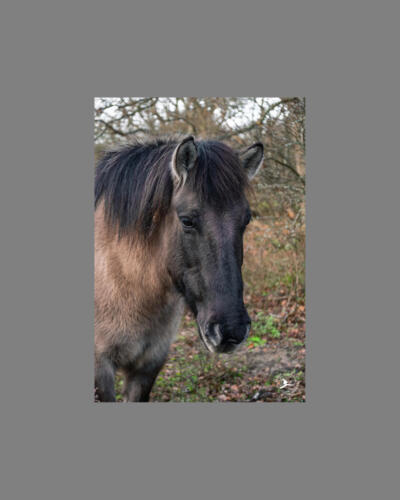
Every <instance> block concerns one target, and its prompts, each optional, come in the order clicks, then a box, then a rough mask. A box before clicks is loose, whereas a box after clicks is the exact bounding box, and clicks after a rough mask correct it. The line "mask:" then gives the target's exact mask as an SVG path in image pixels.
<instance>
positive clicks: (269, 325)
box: [247, 311, 281, 346]
mask: <svg viewBox="0 0 400 500" xmlns="http://www.w3.org/2000/svg"><path fill="white" fill-rule="evenodd" d="M276 325H277V320H276V318H274V317H273V316H271V315H266V314H265V313H263V312H262V311H261V312H259V313H257V315H256V319H255V321H253V326H252V331H253V334H252V335H251V336H250V337H249V338H248V339H247V343H248V344H254V345H255V346H262V345H265V344H266V343H267V337H268V336H269V337H271V338H273V339H278V338H280V336H281V333H280V331H279V330H278V328H277V327H276Z"/></svg>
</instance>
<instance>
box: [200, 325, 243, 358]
mask: <svg viewBox="0 0 400 500" xmlns="http://www.w3.org/2000/svg"><path fill="white" fill-rule="evenodd" d="M250 326H251V323H250V321H248V322H246V323H243V324H239V325H235V326H228V325H223V324H221V323H208V324H207V325H206V327H205V328H204V330H203V329H202V328H200V327H199V330H200V337H201V339H202V340H203V343H204V345H205V346H206V347H207V349H208V350H209V351H211V352H219V353H230V352H233V351H235V350H236V349H238V347H239V346H240V345H241V344H242V343H243V342H244V341H245V340H246V338H247V337H248V335H249V332H250Z"/></svg>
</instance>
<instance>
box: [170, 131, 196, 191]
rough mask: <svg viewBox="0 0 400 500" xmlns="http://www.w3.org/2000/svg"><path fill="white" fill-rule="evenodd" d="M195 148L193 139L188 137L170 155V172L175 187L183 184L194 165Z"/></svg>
mask: <svg viewBox="0 0 400 500" xmlns="http://www.w3.org/2000/svg"><path fill="white" fill-rule="evenodd" d="M196 159H197V147H196V144H195V143H194V137H193V136H191V135H189V136H188V137H185V139H183V141H181V142H180V143H179V144H178V145H177V147H176V148H175V151H174V153H173V155H172V160H171V172H172V177H173V180H174V183H175V186H180V185H183V184H185V181H186V177H187V174H188V172H189V170H191V169H192V168H193V167H194V166H195V163H196Z"/></svg>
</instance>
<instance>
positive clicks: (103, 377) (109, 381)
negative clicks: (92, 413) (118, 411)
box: [95, 356, 115, 403]
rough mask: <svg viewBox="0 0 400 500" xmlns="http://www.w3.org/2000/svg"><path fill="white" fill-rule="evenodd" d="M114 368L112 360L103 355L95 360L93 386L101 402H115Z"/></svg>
mask: <svg viewBox="0 0 400 500" xmlns="http://www.w3.org/2000/svg"><path fill="white" fill-rule="evenodd" d="M114 379H115V369H114V366H113V364H112V362H111V361H110V360H109V359H108V358H105V357H104V356H103V357H101V358H100V359H96V362H95V388H96V393H97V395H98V397H99V400H100V402H102V403H115V388H114Z"/></svg>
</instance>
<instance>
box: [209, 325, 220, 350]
mask: <svg viewBox="0 0 400 500" xmlns="http://www.w3.org/2000/svg"><path fill="white" fill-rule="evenodd" d="M208 338H209V339H210V342H211V343H212V344H213V346H214V347H217V346H218V345H219V344H220V343H221V341H222V333H221V327H220V325H219V324H218V323H215V324H214V325H210V327H209V329H208Z"/></svg>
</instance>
